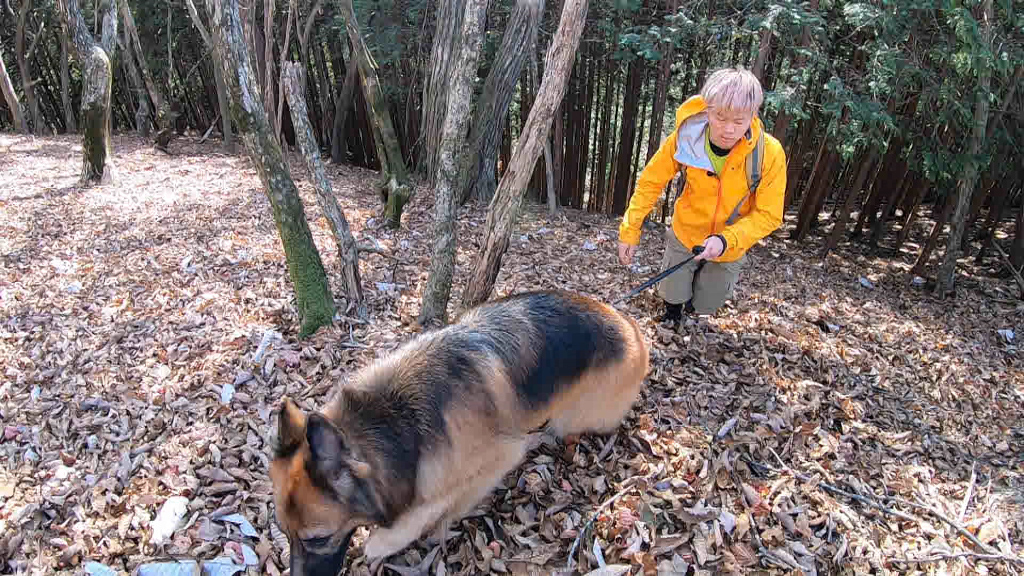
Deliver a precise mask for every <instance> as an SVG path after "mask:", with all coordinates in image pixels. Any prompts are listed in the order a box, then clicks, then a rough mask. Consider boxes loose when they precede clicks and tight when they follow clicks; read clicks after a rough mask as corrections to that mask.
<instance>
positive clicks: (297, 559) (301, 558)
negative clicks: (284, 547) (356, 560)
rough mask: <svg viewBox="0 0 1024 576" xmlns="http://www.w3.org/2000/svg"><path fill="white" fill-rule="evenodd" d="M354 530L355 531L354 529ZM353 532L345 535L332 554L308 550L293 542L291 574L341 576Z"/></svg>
mask: <svg viewBox="0 0 1024 576" xmlns="http://www.w3.org/2000/svg"><path fill="white" fill-rule="evenodd" d="M353 532H354V531H353ZM351 539H352V532H349V533H348V535H346V536H345V540H344V541H342V543H341V546H340V547H339V548H338V549H337V550H335V551H334V552H332V553H330V554H315V553H311V552H307V551H306V550H305V549H304V548H303V547H302V545H301V544H299V543H298V542H293V543H292V544H291V562H290V565H291V576H339V574H341V572H342V568H343V567H344V565H345V555H346V554H347V553H348V544H349V541H350V540H351Z"/></svg>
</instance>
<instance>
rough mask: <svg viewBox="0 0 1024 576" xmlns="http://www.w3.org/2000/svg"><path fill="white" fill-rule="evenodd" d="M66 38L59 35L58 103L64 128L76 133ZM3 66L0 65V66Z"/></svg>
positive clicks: (63, 35)
mask: <svg viewBox="0 0 1024 576" xmlns="http://www.w3.org/2000/svg"><path fill="white" fill-rule="evenodd" d="M69 59H70V54H68V37H67V35H66V34H61V35H60V103H61V106H62V107H63V108H64V128H65V129H66V130H67V132H69V133H72V134H74V133H76V132H78V122H77V120H76V119H75V108H74V107H73V106H72V105H71V72H70V71H69V70H68V60H69ZM2 65H3V64H2V63H0V66H2Z"/></svg>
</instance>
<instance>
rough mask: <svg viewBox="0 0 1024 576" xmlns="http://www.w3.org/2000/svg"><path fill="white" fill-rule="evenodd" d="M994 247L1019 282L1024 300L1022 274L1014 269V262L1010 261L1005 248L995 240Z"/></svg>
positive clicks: (993, 240)
mask: <svg viewBox="0 0 1024 576" xmlns="http://www.w3.org/2000/svg"><path fill="white" fill-rule="evenodd" d="M992 246H993V247H995V249H996V251H997V252H999V256H1000V257H1002V259H1003V264H1006V267H1007V268H1009V269H1010V273H1011V274H1013V279H1014V280H1016V281H1017V286H1018V287H1020V297H1021V298H1024V277H1022V276H1021V275H1020V272H1018V271H1017V269H1016V268H1014V267H1013V262H1011V261H1010V257H1009V256H1007V255H1006V252H1004V251H1003V247H1002V246H1000V245H999V242H996V240H995V238H993V239H992Z"/></svg>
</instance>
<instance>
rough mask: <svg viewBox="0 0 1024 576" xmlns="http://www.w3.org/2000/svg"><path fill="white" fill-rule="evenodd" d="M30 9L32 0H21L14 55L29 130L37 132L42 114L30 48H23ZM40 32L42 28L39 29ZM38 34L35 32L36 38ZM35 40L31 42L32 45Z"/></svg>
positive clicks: (15, 32) (41, 124)
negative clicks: (30, 63) (31, 65)
mask: <svg viewBox="0 0 1024 576" xmlns="http://www.w3.org/2000/svg"><path fill="white" fill-rule="evenodd" d="M31 10H32V0H23V2H22V3H21V6H20V7H19V8H18V23H17V28H15V30H14V57H15V59H16V60H17V63H18V73H19V74H20V75H21V91H22V94H24V95H25V105H26V106H28V114H29V118H31V119H32V124H31V126H29V130H30V132H32V133H33V134H37V133H39V131H40V130H41V129H42V127H43V116H42V114H41V113H40V110H39V100H38V99H37V97H36V89H35V82H33V81H32V71H31V70H29V64H28V63H29V61H30V60H31V58H30V56H31V54H32V52H33V50H32V48H28V49H26V48H25V31H26V30H25V29H26V28H27V27H28V15H29V12H31ZM40 32H42V30H41V29H40ZM38 37H39V34H36V38H37V39H38ZM34 44H35V42H33V45H34Z"/></svg>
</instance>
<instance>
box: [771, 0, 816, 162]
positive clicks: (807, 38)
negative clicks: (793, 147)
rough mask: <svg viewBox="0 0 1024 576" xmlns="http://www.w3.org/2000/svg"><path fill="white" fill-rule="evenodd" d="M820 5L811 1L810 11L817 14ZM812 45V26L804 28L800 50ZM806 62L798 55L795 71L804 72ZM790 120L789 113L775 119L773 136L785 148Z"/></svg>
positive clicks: (798, 91) (798, 88)
mask: <svg viewBox="0 0 1024 576" xmlns="http://www.w3.org/2000/svg"><path fill="white" fill-rule="evenodd" d="M818 3H819V0H810V10H811V11H812V12H817V10H818ZM810 44H811V27H810V26H804V27H803V32H802V34H801V35H800V48H801V49H803V48H806V47H807V46H809V45H810ZM806 60H807V56H806V55H804V54H803V53H802V52H801V53H799V54H797V57H796V59H795V61H794V64H793V69H794V70H802V69H803V67H804V62H806ZM799 84H802V83H798V85H797V96H798V97H799V95H800V94H801V93H802V90H801V86H800V85H799ZM790 119H791V116H790V114H789V113H788V112H785V111H783V112H781V113H779V115H778V117H777V118H776V119H775V124H774V125H773V126H772V135H773V136H775V138H777V139H778V140H779V143H780V144H782V146H783V147H785V146H786V132H787V131H788V130H789V123H790V121H791V120H790Z"/></svg>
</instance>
